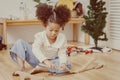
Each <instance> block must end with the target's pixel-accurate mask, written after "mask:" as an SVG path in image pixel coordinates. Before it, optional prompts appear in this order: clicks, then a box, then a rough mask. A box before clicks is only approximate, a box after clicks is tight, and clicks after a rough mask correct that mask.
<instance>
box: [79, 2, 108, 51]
mask: <svg viewBox="0 0 120 80" xmlns="http://www.w3.org/2000/svg"><path fill="white" fill-rule="evenodd" d="M104 5H105V2H104V1H103V0H90V4H89V5H88V12H87V15H84V18H85V24H84V25H82V28H81V29H82V31H84V32H85V33H87V34H88V35H90V36H91V37H92V38H93V40H94V44H95V47H92V48H93V49H97V50H100V51H102V50H101V49H102V48H100V47H98V40H102V41H107V40H108V39H107V36H106V33H105V32H103V29H104V28H105V26H106V17H107V14H108V13H107V12H106V8H105V7H104Z"/></svg>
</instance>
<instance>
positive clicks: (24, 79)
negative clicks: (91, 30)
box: [16, 71, 44, 80]
mask: <svg viewBox="0 0 120 80" xmlns="http://www.w3.org/2000/svg"><path fill="white" fill-rule="evenodd" d="M16 73H18V74H19V76H20V80H44V77H40V76H35V75H31V74H30V73H27V72H23V71H16Z"/></svg>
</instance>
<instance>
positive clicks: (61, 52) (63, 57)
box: [58, 36, 67, 64]
mask: <svg viewBox="0 0 120 80" xmlns="http://www.w3.org/2000/svg"><path fill="white" fill-rule="evenodd" d="M61 44H62V46H61V48H59V51H58V56H59V59H60V64H62V63H65V64H66V62H67V55H66V49H67V40H66V37H65V36H63V37H62V42H61Z"/></svg>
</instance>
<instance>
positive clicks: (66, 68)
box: [59, 63, 69, 71]
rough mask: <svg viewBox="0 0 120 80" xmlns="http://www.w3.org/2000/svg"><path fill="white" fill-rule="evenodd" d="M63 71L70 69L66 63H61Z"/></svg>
mask: <svg viewBox="0 0 120 80" xmlns="http://www.w3.org/2000/svg"><path fill="white" fill-rule="evenodd" d="M59 70H61V71H65V70H69V69H68V67H67V66H66V64H65V63H63V64H61V66H60V69H59Z"/></svg>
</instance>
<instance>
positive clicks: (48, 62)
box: [44, 60, 57, 69]
mask: <svg viewBox="0 0 120 80" xmlns="http://www.w3.org/2000/svg"><path fill="white" fill-rule="evenodd" d="M44 63H45V64H46V65H47V66H48V68H52V69H56V68H57V66H56V65H55V64H53V63H52V62H51V61H49V60H45V61H44Z"/></svg>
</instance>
